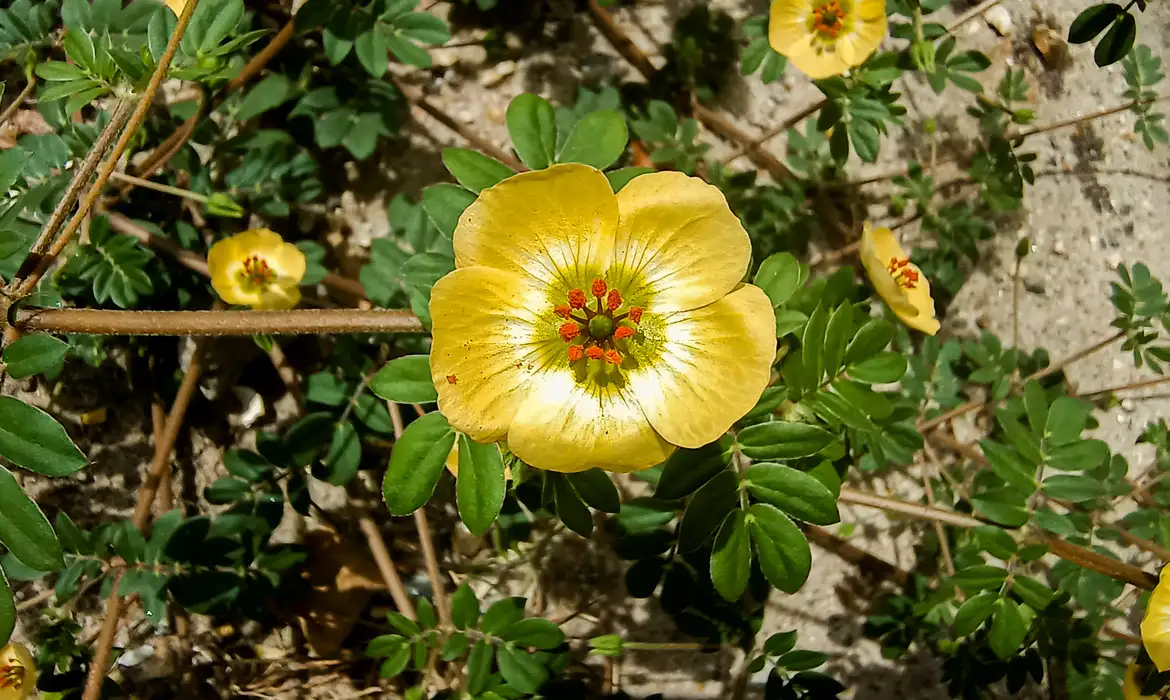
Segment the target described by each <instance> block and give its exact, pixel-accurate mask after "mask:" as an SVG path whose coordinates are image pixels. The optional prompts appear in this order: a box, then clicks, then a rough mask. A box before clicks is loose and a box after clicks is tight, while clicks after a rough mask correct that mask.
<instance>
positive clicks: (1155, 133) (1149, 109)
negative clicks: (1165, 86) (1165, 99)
mask: <svg viewBox="0 0 1170 700" xmlns="http://www.w3.org/2000/svg"><path fill="white" fill-rule="evenodd" d="M1121 68H1122V70H1123V71H1124V72H1125V84H1126V85H1127V86H1128V87H1127V88H1126V89H1125V93H1124V94H1125V98H1126V99H1128V100H1130V101H1132V102H1133V104H1132V105H1130V108H1129V109H1130V111H1131V112H1133V113H1134V114H1136V115H1137V119H1136V120H1135V121H1134V125H1133V130H1134V133H1136V134H1138V135H1139V136H1141V137H1142V143H1144V144H1145V145H1146V148H1148V149H1150V150H1151V151H1152V150H1154V144H1155V143H1170V134H1167V133H1166V128H1165V127H1164V126H1162V122H1163V120H1165V118H1166V115H1164V114H1161V113H1160V112H1155V111H1154V104H1153V103H1154V101H1155V100H1157V98H1158V93H1157V92H1156V91H1154V90H1151V89H1150V88H1152V87H1154V86H1155V85H1157V84H1158V83H1160V82H1162V79H1163V78H1164V77H1165V74H1164V73H1163V72H1162V59H1160V58H1158V57H1157V56H1155V55H1154V54H1153V52H1152V51H1150V47H1148V46H1146V45H1144V44H1141V45H1138V46H1135V47H1134V48H1133V50H1132V51H1130V52H1129V53H1128V54H1127V55H1126V57H1125V58H1124V59H1123V60H1122V63H1121Z"/></svg>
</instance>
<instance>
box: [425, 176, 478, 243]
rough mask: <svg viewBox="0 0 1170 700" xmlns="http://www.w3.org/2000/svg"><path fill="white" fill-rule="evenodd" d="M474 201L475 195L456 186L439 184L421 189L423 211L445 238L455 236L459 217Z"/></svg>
mask: <svg viewBox="0 0 1170 700" xmlns="http://www.w3.org/2000/svg"><path fill="white" fill-rule="evenodd" d="M474 201H475V193H474V192H471V191H469V190H467V189H464V188H462V187H460V186H458V185H452V184H449V183H440V184H438V185H431V186H430V187H426V188H423V193H422V203H423V209H424V210H425V211H426V213H427V216H428V217H429V218H430V220H431V222H432V223H434V225H435V228H437V229H439V233H442V234H443V235H444V236H446V237H447V238H451V237H452V236H454V235H455V226H456V225H457V224H458V223H459V217H460V216H462V215H463V210H464V209H467V207H469V206H471V203H472V202H474Z"/></svg>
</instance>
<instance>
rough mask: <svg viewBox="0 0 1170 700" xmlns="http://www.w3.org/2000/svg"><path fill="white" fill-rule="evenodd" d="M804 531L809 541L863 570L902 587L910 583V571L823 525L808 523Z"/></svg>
mask: <svg viewBox="0 0 1170 700" xmlns="http://www.w3.org/2000/svg"><path fill="white" fill-rule="evenodd" d="M804 533H805V535H807V536H808V541H809V542H812V543H813V544H815V545H817V546H818V547H821V548H823V549H826V550H828V551H830V552H832V553H833V554H836V555H837V556H838V557H840V558H841V559H843V560H844V561H846V562H848V563H850V564H853V565H854V566H856V567H857V568H859V569H861V570H862V571H867V572H869V573H871V574H873V575H874V576H877V577H878V578H882V579H886V580H888V581H893V582H894V583H896V584H897V585H898V586H900V587H902V588H905V587H906V586H909V585H910V581H911V576H910V572H909V571H906V570H905V569H903V568H901V567H898V566H896V565H894V564H891V563H890V562H888V561H886V560H885V559H882V558H881V557H879V556H877V555H875V554H870V553H869V552H867V551H865V550H864V549H861V548H859V547H857V546H856V545H853V544H852V543H850V542H847V541H845V540H844V539H842V538H840V537H838V536H836V535H834V534H833V533H831V532H829V531H828V530H826V529H825V528H823V527H819V526H817V525H807V526H805V528H804Z"/></svg>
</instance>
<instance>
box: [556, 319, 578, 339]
mask: <svg viewBox="0 0 1170 700" xmlns="http://www.w3.org/2000/svg"><path fill="white" fill-rule="evenodd" d="M557 333H559V334H560V336H561V340H563V341H565V342H566V343H568V342H571V341H572V340H573V338H576V337H577V336H578V335H579V334H580V333H581V326H578V325H577V324H576V323H573V322H572V321H569V322H568V323H564V324H561V327H560V329H559V330H558V331H557Z"/></svg>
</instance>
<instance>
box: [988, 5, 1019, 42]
mask: <svg viewBox="0 0 1170 700" xmlns="http://www.w3.org/2000/svg"><path fill="white" fill-rule="evenodd" d="M983 19H984V21H985V22H987V23H988V24H989V25H991V28H992V29H994V30H995V33H996V34H998V35H1000V36H1011V35H1012V32H1013V31H1015V30H1014V28H1013V27H1012V16H1011V15H1010V14H1009V13H1008V11H1007V8H1005V7H1004V6H1003V5H996V6H995V7H993V8H991V9H990V10H988V11H987V12H984V13H983Z"/></svg>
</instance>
